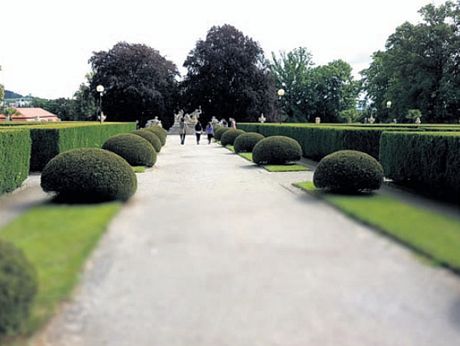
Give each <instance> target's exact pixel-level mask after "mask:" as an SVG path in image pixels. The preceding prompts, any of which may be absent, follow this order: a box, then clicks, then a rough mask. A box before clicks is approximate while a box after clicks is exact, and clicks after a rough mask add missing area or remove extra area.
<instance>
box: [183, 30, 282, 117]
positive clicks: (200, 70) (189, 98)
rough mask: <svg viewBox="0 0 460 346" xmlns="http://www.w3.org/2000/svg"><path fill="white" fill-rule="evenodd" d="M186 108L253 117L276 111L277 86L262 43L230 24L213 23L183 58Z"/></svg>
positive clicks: (206, 112)
mask: <svg viewBox="0 0 460 346" xmlns="http://www.w3.org/2000/svg"><path fill="white" fill-rule="evenodd" d="M184 67H185V68H187V75H186V76H185V79H184V82H183V83H182V96H183V98H184V100H185V102H184V103H185V104H184V106H185V108H186V109H188V110H193V109H195V108H198V107H199V106H201V109H202V111H203V114H202V121H203V122H204V123H205V122H207V121H209V120H210V119H211V116H213V115H215V116H224V117H233V118H235V119H236V120H237V121H243V120H249V121H254V120H256V119H257V117H259V115H260V114H261V113H264V114H265V115H266V116H270V115H272V114H273V111H274V100H275V89H274V85H273V81H272V78H271V75H270V71H269V69H268V66H267V63H266V62H265V58H264V54H263V50H262V48H260V46H259V44H258V43H257V42H255V41H254V40H252V39H251V38H249V37H248V36H245V35H244V34H243V33H242V32H241V31H239V30H237V29H236V28H235V27H233V26H231V25H223V26H213V27H212V28H211V29H210V30H209V31H208V33H207V36H206V39H205V40H199V41H198V42H197V43H196V46H195V48H194V49H193V50H192V51H191V52H190V53H189V55H188V57H187V59H186V60H185V62H184Z"/></svg>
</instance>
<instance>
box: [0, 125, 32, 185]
mask: <svg viewBox="0 0 460 346" xmlns="http://www.w3.org/2000/svg"><path fill="white" fill-rule="evenodd" d="M30 151H31V140H30V131H29V130H28V129H12V130H1V129H0V194H2V193H5V192H10V191H13V190H14V189H16V188H17V187H19V186H20V185H21V184H22V182H23V181H24V180H25V179H26V178H27V176H28V175H29V162H30Z"/></svg>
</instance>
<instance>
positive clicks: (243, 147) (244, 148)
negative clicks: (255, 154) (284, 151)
mask: <svg viewBox="0 0 460 346" xmlns="http://www.w3.org/2000/svg"><path fill="white" fill-rule="evenodd" d="M264 138H265V136H263V135H261V134H260V133H257V132H249V133H243V134H242V135H240V136H238V137H237V138H236V139H235V142H234V143H233V146H234V147H235V152H236V153H237V154H239V153H251V152H252V150H253V149H254V146H255V145H256V144H257V143H258V142H260V141H261V140H262V139H264Z"/></svg>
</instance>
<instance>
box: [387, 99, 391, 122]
mask: <svg viewBox="0 0 460 346" xmlns="http://www.w3.org/2000/svg"><path fill="white" fill-rule="evenodd" d="M391 105H392V103H391V101H387V103H386V106H387V118H390V108H391Z"/></svg>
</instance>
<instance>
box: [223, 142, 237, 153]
mask: <svg viewBox="0 0 460 346" xmlns="http://www.w3.org/2000/svg"><path fill="white" fill-rule="evenodd" d="M225 148H227V149H228V150H230V151H231V152H232V153H234V152H235V147H234V146H233V145H230V144H229V145H227V146H226V147H225Z"/></svg>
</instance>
